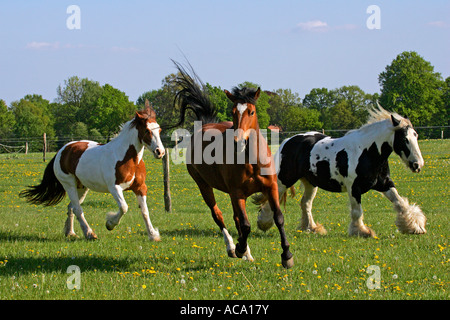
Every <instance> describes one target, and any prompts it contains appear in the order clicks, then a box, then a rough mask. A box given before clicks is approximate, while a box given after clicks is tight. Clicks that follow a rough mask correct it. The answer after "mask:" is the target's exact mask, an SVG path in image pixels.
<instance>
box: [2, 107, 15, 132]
mask: <svg viewBox="0 0 450 320" xmlns="http://www.w3.org/2000/svg"><path fill="white" fill-rule="evenodd" d="M15 123H16V120H15V118H14V114H13V113H12V111H11V110H9V108H8V106H7V105H6V102H5V101H4V100H2V99H0V139H5V138H9V137H10V136H11V135H12V134H13V128H14V125H15Z"/></svg>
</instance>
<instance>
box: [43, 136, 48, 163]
mask: <svg viewBox="0 0 450 320" xmlns="http://www.w3.org/2000/svg"><path fill="white" fill-rule="evenodd" d="M46 152H47V134H46V133H45V132H44V148H43V158H44V162H45V156H46Z"/></svg>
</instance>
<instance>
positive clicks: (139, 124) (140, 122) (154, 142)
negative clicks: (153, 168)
mask: <svg viewBox="0 0 450 320" xmlns="http://www.w3.org/2000/svg"><path fill="white" fill-rule="evenodd" d="M133 124H134V126H135V127H136V129H137V131H138V138H139V141H140V142H141V143H142V144H143V145H144V146H145V147H147V149H149V150H150V151H151V152H152V153H153V155H154V156H155V158H157V159H161V158H162V157H163V156H164V154H165V149H164V146H163V144H162V142H161V137H160V136H159V134H160V133H161V127H160V126H159V124H158V123H157V122H156V113H155V111H154V110H153V108H152V107H151V106H150V104H149V102H148V101H145V107H144V109H143V110H140V111H136V115H135V116H134V120H133Z"/></svg>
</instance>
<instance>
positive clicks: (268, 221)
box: [257, 180, 286, 232]
mask: <svg viewBox="0 0 450 320" xmlns="http://www.w3.org/2000/svg"><path fill="white" fill-rule="evenodd" d="M277 183H278V199H281V198H282V197H283V196H284V195H285V194H286V186H285V185H284V184H283V183H282V182H281V181H280V180H278V181H277ZM263 196H264V197H265V195H263ZM273 223H274V221H273V211H272V208H271V207H270V203H269V201H266V202H265V203H263V204H262V205H261V208H260V210H259V214H258V221H257V225H258V229H259V230H262V231H264V232H266V231H267V230H269V229H270V228H271V227H272V226H273Z"/></svg>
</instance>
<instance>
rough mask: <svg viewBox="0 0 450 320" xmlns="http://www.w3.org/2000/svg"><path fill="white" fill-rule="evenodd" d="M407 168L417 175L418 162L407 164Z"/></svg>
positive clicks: (418, 169)
mask: <svg viewBox="0 0 450 320" xmlns="http://www.w3.org/2000/svg"><path fill="white" fill-rule="evenodd" d="M409 168H410V169H411V171H412V172H416V173H419V172H420V169H421V168H420V165H419V162H415V161H410V162H409Z"/></svg>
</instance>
